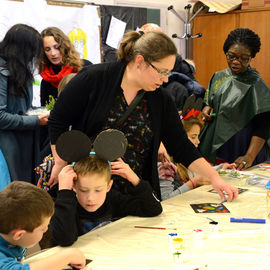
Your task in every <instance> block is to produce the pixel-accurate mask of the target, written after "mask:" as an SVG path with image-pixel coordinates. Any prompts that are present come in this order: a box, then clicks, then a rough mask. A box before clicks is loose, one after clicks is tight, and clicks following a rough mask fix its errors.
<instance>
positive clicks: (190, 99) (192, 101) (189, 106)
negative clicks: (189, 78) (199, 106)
mask: <svg viewBox="0 0 270 270" xmlns="http://www.w3.org/2000/svg"><path fill="white" fill-rule="evenodd" d="M195 99H196V98H195V96H194V95H193V94H192V95H191V96H189V97H188V98H187V99H186V101H185V104H184V106H183V111H182V116H185V115H186V114H187V112H188V110H191V109H192V108H194V105H195Z"/></svg>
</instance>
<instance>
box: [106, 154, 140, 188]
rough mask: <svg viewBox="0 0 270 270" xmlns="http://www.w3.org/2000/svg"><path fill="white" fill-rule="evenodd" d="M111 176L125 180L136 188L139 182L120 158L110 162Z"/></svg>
mask: <svg viewBox="0 0 270 270" xmlns="http://www.w3.org/2000/svg"><path fill="white" fill-rule="evenodd" d="M111 166H112V174H115V175H119V176H121V177H123V178H125V179H127V180H128V181H129V182H130V183H132V185H133V186H137V185H138V184H139V182H140V181H141V180H140V178H139V177H138V176H137V174H136V173H135V172H134V171H133V170H132V169H131V168H130V167H129V165H128V164H127V163H125V162H124V161H123V160H122V159H121V158H118V159H117V161H113V162H111Z"/></svg>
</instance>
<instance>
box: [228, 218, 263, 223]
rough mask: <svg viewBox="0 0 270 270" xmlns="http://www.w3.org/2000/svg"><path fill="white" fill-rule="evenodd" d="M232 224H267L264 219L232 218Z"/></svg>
mask: <svg viewBox="0 0 270 270" xmlns="http://www.w3.org/2000/svg"><path fill="white" fill-rule="evenodd" d="M230 221H231V222H241V223H265V219H264V218H233V217H231V218H230Z"/></svg>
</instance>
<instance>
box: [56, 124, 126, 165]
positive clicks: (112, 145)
mask: <svg viewBox="0 0 270 270" xmlns="http://www.w3.org/2000/svg"><path fill="white" fill-rule="evenodd" d="M91 146H92V144H91V140H90V139H89V137H88V136H87V135H86V134H84V133H83V132H81V131H79V130H71V131H67V132H65V133H63V134H61V136H60V137H59V138H58V139H57V141H56V152H57V154H58V155H59V156H60V157H61V158H62V159H63V160H65V161H67V162H69V163H71V162H77V161H79V160H81V159H82V158H84V157H87V156H88V155H89V153H90V152H91ZM93 147H94V151H95V152H96V155H97V156H98V157H99V158H101V159H103V160H106V161H113V160H116V159H117V158H119V157H121V156H122V155H123V154H124V153H125V152H126V148H127V138H126V137H125V135H124V133H123V132H121V131H119V130H116V129H107V130H104V131H102V132H100V133H99V134H98V136H97V137H96V139H95V141H94V144H93Z"/></svg>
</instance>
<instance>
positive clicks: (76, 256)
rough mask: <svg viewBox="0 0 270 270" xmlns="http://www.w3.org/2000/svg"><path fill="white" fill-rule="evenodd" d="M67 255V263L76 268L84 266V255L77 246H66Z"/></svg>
mask: <svg viewBox="0 0 270 270" xmlns="http://www.w3.org/2000/svg"><path fill="white" fill-rule="evenodd" d="M66 251H67V253H68V255H69V256H68V257H69V260H70V262H69V264H70V265H71V266H73V267H76V268H79V269H81V268H84V267H85V262H86V260H85V256H84V255H83V253H82V252H81V251H80V250H79V249H78V248H68V249H67V250H66Z"/></svg>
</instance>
